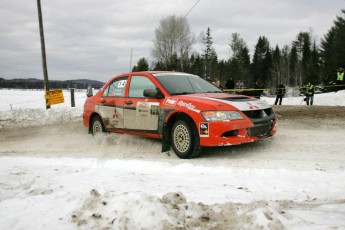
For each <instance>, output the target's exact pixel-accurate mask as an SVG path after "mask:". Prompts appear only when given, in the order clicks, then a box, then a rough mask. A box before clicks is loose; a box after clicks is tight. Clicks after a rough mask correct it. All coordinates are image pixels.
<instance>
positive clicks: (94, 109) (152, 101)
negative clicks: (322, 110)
mask: <svg viewBox="0 0 345 230" xmlns="http://www.w3.org/2000/svg"><path fill="white" fill-rule="evenodd" d="M276 121H277V118H276V115H275V113H274V111H273V110H272V108H271V106H270V105H268V104H267V103H266V102H265V101H263V100H260V99H256V98H253V97H248V96H243V95H238V94H229V93H225V92H223V91H222V90H220V89H219V88H217V87H216V86H214V85H213V84H211V83H209V82H208V81H206V80H204V79H202V78H200V77H199V76H196V75H192V74H188V73H180V72H168V71H152V72H133V73H128V74H122V75H119V76H116V77H114V78H112V79H111V80H110V81H109V82H107V83H106V84H105V85H104V86H103V87H102V88H101V89H100V90H99V91H98V92H97V93H96V94H95V95H94V96H93V95H92V93H91V94H88V98H87V100H86V101H85V105H84V113H83V122H84V125H85V126H86V127H88V128H89V132H90V133H92V134H93V135H95V134H97V133H101V132H116V133H126V134H132V135H139V136H146V137H151V138H158V139H162V151H169V150H170V148H171V147H172V148H173V149H174V152H175V153H176V155H177V156H178V157H180V158H193V157H197V156H198V155H199V154H200V153H201V149H202V147H203V146H228V145H238V144H243V143H248V142H253V141H256V140H259V139H262V138H267V137H270V136H272V135H274V134H275V133H276V129H275V124H276Z"/></svg>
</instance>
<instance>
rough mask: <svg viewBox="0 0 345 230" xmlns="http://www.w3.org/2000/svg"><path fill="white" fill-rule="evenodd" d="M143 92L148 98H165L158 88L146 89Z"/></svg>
mask: <svg viewBox="0 0 345 230" xmlns="http://www.w3.org/2000/svg"><path fill="white" fill-rule="evenodd" d="M143 94H144V97H148V98H164V96H163V94H162V93H161V91H160V90H158V89H145V90H144V93H143Z"/></svg>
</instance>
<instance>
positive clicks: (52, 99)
mask: <svg viewBox="0 0 345 230" xmlns="http://www.w3.org/2000/svg"><path fill="white" fill-rule="evenodd" d="M44 97H45V99H46V100H47V102H46V106H50V105H54V104H60V103H64V102H65V100H64V97H63V93H62V89H57V90H49V91H46V94H45V96H44Z"/></svg>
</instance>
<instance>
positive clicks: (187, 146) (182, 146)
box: [171, 119, 201, 159]
mask: <svg viewBox="0 0 345 230" xmlns="http://www.w3.org/2000/svg"><path fill="white" fill-rule="evenodd" d="M171 143H172V147H173V149H174V152H175V153H176V155H177V156H178V157H179V158H182V159H187V158H193V157H197V156H199V155H200V153H201V146H200V141H199V135H198V132H197V130H196V127H195V125H194V123H193V121H191V120H190V119H180V120H177V121H176V122H175V123H174V124H173V126H172V129H171Z"/></svg>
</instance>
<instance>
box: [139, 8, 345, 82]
mask: <svg viewBox="0 0 345 230" xmlns="http://www.w3.org/2000/svg"><path fill="white" fill-rule="evenodd" d="M196 42H201V44H202V47H203V50H202V51H201V52H197V51H195V50H193V49H192V47H193V44H195V43H196ZM228 45H229V48H230V49H231V56H230V58H229V59H228V60H219V59H218V55H217V52H216V50H215V49H214V47H213V41H212V35H211V28H210V27H208V28H207V30H206V32H201V33H200V35H199V36H198V37H197V38H196V36H195V35H194V34H193V33H192V32H191V29H190V25H189V23H188V21H187V19H186V18H185V17H177V16H174V15H173V16H168V17H166V18H163V19H162V20H161V21H160V23H159V26H158V27H157V28H156V29H155V36H154V41H153V48H152V57H153V58H154V61H153V62H152V63H151V64H150V65H149V63H148V61H147V58H145V57H143V58H140V59H139V61H138V63H137V65H135V66H134V67H133V71H146V70H149V69H150V70H173V71H182V72H188V73H192V74H196V75H199V76H201V77H203V78H205V79H207V78H213V79H214V78H218V79H219V80H220V81H221V82H222V83H224V82H225V81H226V80H227V79H228V78H230V77H232V78H233V79H234V80H242V81H243V82H245V83H246V84H247V85H248V86H250V85H252V84H253V83H254V82H255V81H256V80H260V81H261V82H262V83H263V84H264V85H265V86H266V87H275V86H276V85H277V84H278V83H283V84H285V85H287V86H291V87H293V86H301V85H303V84H306V83H308V82H311V83H312V84H324V85H327V84H330V83H331V82H332V81H335V79H336V72H337V69H338V68H340V67H344V65H345V10H341V15H339V16H336V18H335V20H334V24H333V26H332V27H331V28H330V29H329V30H328V32H327V34H325V35H324V37H323V38H322V39H321V42H320V44H318V43H317V41H316V39H315V38H313V34H312V32H311V31H301V32H300V33H298V34H297V36H296V38H295V40H293V41H292V42H291V44H289V45H284V46H283V47H279V46H278V45H276V46H275V47H272V46H271V44H270V42H269V40H268V38H267V37H265V36H260V37H259V38H258V41H257V43H256V45H255V47H254V53H253V56H252V57H251V55H250V50H249V48H248V45H247V44H246V42H245V41H244V40H243V39H242V38H241V36H240V34H238V33H233V34H231V38H230V41H229V43H228Z"/></svg>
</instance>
